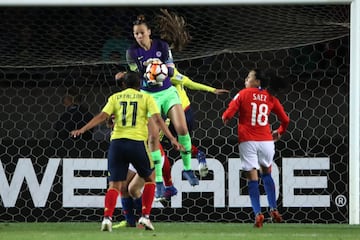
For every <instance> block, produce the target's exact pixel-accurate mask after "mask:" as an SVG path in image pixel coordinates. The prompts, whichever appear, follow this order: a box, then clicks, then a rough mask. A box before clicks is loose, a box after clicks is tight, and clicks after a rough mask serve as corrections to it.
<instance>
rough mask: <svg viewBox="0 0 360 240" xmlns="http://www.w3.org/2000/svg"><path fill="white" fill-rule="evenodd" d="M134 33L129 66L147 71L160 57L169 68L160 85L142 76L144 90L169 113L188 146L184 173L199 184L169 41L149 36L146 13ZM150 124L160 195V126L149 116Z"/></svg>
mask: <svg viewBox="0 0 360 240" xmlns="http://www.w3.org/2000/svg"><path fill="white" fill-rule="evenodd" d="M133 34H134V38H135V40H136V43H135V44H134V45H133V46H131V47H130V48H129V49H128V50H127V53H126V57H127V62H128V65H129V67H130V70H132V71H139V72H140V73H141V74H142V75H144V73H145V70H146V66H147V64H149V63H151V62H152V60H153V59H160V60H161V61H162V62H164V63H165V64H166V65H167V67H168V69H169V74H168V75H169V76H168V77H167V78H166V79H165V80H164V81H163V82H162V84H159V85H156V84H151V85H150V84H149V83H148V80H147V79H146V78H145V77H143V79H142V86H141V90H142V91H143V92H145V93H148V94H150V95H151V96H153V97H154V98H155V101H156V103H157V105H158V107H159V109H160V111H161V114H162V115H165V116H168V118H169V119H170V120H171V122H172V123H173V125H174V128H175V130H176V132H177V134H178V141H179V143H180V144H181V145H183V146H184V148H185V151H182V152H180V154H181V158H182V160H183V164H184V172H183V176H184V177H185V178H186V179H187V180H188V181H189V183H190V185H192V186H195V185H198V184H199V180H198V179H197V177H196V176H195V175H194V173H193V171H192V170H191V139H190V135H189V131H188V128H187V125H186V119H185V114H184V110H183V109H182V106H181V101H180V98H179V96H178V93H177V90H176V88H175V87H173V86H172V84H171V82H170V77H171V76H172V75H173V73H174V63H173V59H172V54H171V51H170V49H169V45H168V43H167V42H165V41H163V40H160V39H152V38H151V37H150V36H151V29H150V27H149V25H148V23H147V22H146V21H145V17H144V16H143V15H140V16H138V18H137V20H136V21H135V22H134V23H133ZM148 124H149V129H151V130H154V131H149V144H150V150H151V156H152V158H153V160H154V163H155V172H156V182H157V193H156V195H157V196H161V195H162V191H163V177H162V166H161V153H160V149H159V144H160V140H159V131H158V130H159V128H158V126H156V124H155V123H154V122H153V121H151V120H149V123H148ZM150 126H151V127H150Z"/></svg>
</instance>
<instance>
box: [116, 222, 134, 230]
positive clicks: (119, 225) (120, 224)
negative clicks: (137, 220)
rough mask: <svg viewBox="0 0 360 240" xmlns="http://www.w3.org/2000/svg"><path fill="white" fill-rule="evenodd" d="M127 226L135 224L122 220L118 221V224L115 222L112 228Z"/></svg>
mask: <svg viewBox="0 0 360 240" xmlns="http://www.w3.org/2000/svg"><path fill="white" fill-rule="evenodd" d="M127 227H136V224H134V225H131V224H130V223H128V222H127V221H126V220H123V221H121V222H119V223H118V224H115V225H113V226H112V228H113V229H116V228H127Z"/></svg>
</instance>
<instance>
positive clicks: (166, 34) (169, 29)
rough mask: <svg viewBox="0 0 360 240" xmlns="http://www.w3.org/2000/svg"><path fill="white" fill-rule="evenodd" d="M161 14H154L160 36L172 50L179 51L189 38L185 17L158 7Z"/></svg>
mask: <svg viewBox="0 0 360 240" xmlns="http://www.w3.org/2000/svg"><path fill="white" fill-rule="evenodd" d="M160 11H161V13H162V14H159V15H156V17H155V23H156V27H157V29H156V30H157V31H158V32H159V33H160V38H161V39H163V40H165V41H166V42H167V43H168V44H169V45H170V48H171V49H173V50H174V51H181V50H182V49H183V48H184V47H185V46H186V45H187V44H188V43H189V42H190V40H191V36H190V34H189V32H188V30H187V26H188V25H187V23H186V21H185V19H184V18H183V17H181V16H178V15H177V14H175V13H170V12H169V11H168V10H167V9H160Z"/></svg>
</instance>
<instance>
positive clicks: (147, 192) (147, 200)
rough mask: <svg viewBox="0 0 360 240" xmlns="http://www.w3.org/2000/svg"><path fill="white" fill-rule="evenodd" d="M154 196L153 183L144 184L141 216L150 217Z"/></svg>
mask: <svg viewBox="0 0 360 240" xmlns="http://www.w3.org/2000/svg"><path fill="white" fill-rule="evenodd" d="M154 196H155V183H153V182H146V183H145V186H144V191H143V194H142V202H141V203H142V215H150V212H151V208H152V204H153V201H154Z"/></svg>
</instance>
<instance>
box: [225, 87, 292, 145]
mask: <svg viewBox="0 0 360 240" xmlns="http://www.w3.org/2000/svg"><path fill="white" fill-rule="evenodd" d="M236 112H239V120H238V137H239V142H245V141H270V140H273V138H272V134H271V128H270V124H269V115H270V113H271V112H274V113H275V114H276V115H277V117H278V119H279V120H280V122H281V125H280V127H279V128H278V129H277V130H278V133H279V134H280V135H282V134H283V133H284V132H285V131H286V129H287V127H288V125H289V121H290V120H289V117H288V115H287V114H286V113H285V111H284V108H283V106H282V105H281V103H280V101H279V99H277V98H276V97H274V96H272V95H271V94H270V93H269V92H268V91H267V90H264V89H259V88H245V89H242V90H240V91H239V93H238V94H237V95H236V96H235V97H234V98H233V99H232V100H231V102H230V103H229V106H228V108H227V109H226V111H225V112H224V113H223V115H222V118H223V119H224V120H229V119H231V118H232V117H233V116H234V115H235V113H236Z"/></svg>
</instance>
